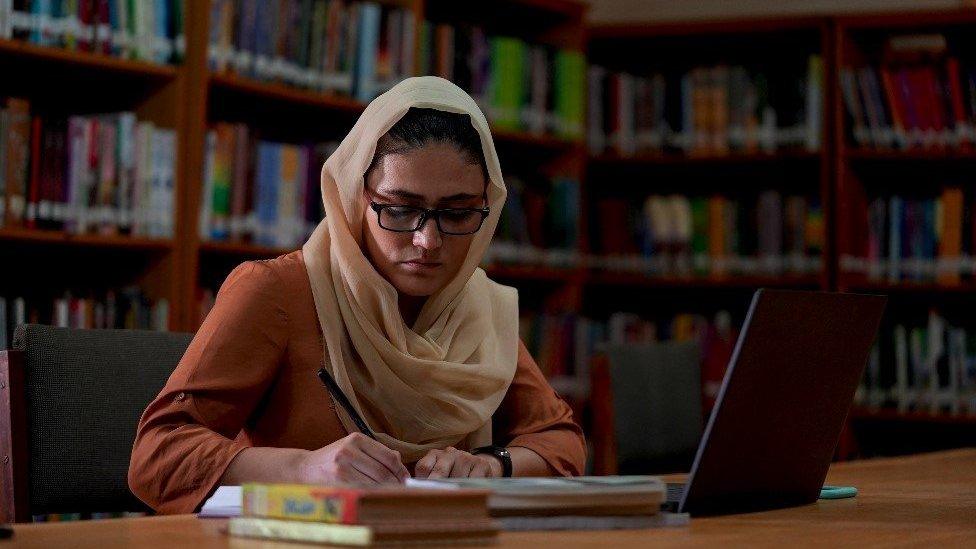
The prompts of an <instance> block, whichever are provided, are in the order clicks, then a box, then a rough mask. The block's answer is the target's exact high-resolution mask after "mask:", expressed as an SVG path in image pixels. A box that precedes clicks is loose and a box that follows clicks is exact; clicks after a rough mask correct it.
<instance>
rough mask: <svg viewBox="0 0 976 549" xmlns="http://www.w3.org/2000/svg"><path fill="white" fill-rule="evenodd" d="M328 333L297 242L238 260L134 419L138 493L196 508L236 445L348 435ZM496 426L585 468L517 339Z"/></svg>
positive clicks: (518, 442)
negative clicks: (323, 372)
mask: <svg viewBox="0 0 976 549" xmlns="http://www.w3.org/2000/svg"><path fill="white" fill-rule="evenodd" d="M323 341H324V340H323V338H322V331H321V328H320V327H319V321H318V318H317V316H316V313H315V304H314V301H313V300H312V290H311V286H310V285H309V281H308V275H307V274H306V271H305V264H304V260H303V259H302V253H301V251H296V252H292V253H290V254H287V255H284V256H281V257H278V258H276V259H271V260H265V261H249V262H246V263H244V264H242V265H240V266H238V267H237V268H236V269H235V270H234V271H233V272H232V273H231V274H230V276H228V277H227V280H226V281H225V282H224V284H223V286H222V287H221V288H220V291H219V293H218V295H217V300H216V304H215V305H214V308H213V310H212V311H211V312H210V314H209V315H208V316H207V318H206V320H205V321H204V322H203V325H202V326H201V327H200V330H199V331H198V332H197V334H196V336H195V337H194V338H193V341H192V343H190V347H189V348H188V349H187V351H186V354H185V355H184V356H183V358H182V360H180V363H179V365H178V366H177V367H176V370H175V371H174V372H173V375H172V376H170V378H169V381H168V382H167V383H166V386H165V387H164V388H163V390H162V391H161V392H160V393H159V395H158V396H157V397H156V399H155V400H154V401H153V402H152V403H151V404H150V405H149V407H148V408H147V409H146V411H145V413H144V414H143V416H142V419H141V420H140V421H139V429H138V433H137V434H136V440H135V445H134V447H133V449H132V459H131V462H130V465H129V487H130V488H131V489H132V491H133V493H135V494H136V495H137V496H138V497H139V498H140V499H142V500H143V501H144V502H146V503H147V504H148V505H150V506H151V507H152V508H154V509H156V510H157V511H158V512H161V513H190V512H194V511H195V510H197V509H198V508H199V506H200V505H201V504H202V503H203V501H204V500H205V499H206V498H207V497H208V496H209V495H210V493H211V492H212V491H213V490H214V489H215V488H216V485H217V483H218V481H219V480H220V477H221V476H223V474H224V471H225V470H226V468H227V466H228V465H229V464H230V462H231V460H233V459H234V457H235V456H236V455H237V454H238V453H239V452H240V451H241V450H243V449H245V448H248V447H252V446H269V447H277V448H302V449H306V450H315V449H318V448H321V447H323V446H326V445H328V444H331V443H332V442H335V441H336V440H338V439H340V438H342V437H344V436H346V435H347V434H348V433H347V432H346V430H345V428H344V427H343V426H342V423H341V422H340V420H339V417H338V415H336V410H335V407H334V404H333V401H332V398H331V397H330V396H329V393H328V391H327V390H326V389H325V386H324V385H322V383H321V381H319V379H318V377H317V375H316V374H317V372H318V370H319V368H320V367H321V365H322V362H323V360H324V352H323V351H324V348H323ZM492 426H493V436H494V439H495V440H494V443H495V444H500V445H505V446H509V447H513V446H519V447H523V448H528V449H530V450H532V451H534V452H536V453H537V454H539V455H540V456H541V457H542V458H543V459H544V460H545V461H546V463H547V464H548V465H549V468H550V470H551V471H550V472H551V473H552V474H554V475H577V474H580V473H581V472H582V470H583V466H584V460H585V455H586V450H585V444H584V440H583V433H582V431H581V429H580V428H579V426H578V425H577V424H576V423H575V421H574V420H573V414H572V411H571V410H570V408H569V406H567V405H566V403H565V402H564V401H563V400H562V399H561V398H560V397H559V396H558V395H557V394H556V393H555V391H553V389H552V388H551V387H550V386H549V384H548V383H547V382H546V380H545V378H544V377H543V375H542V373H541V372H540V371H539V367H538V366H537V365H536V364H535V361H533V360H532V357H531V356H530V355H529V353H528V351H527V350H526V349H525V346H524V345H522V344H521V342H520V343H519V357H518V368H517V369H516V372H515V378H514V379H513V381H512V384H511V386H510V387H509V390H508V393H507V394H506V396H505V399H504V400H503V401H502V403H501V405H500V406H499V408H498V410H497V411H496V412H495V414H494V416H493V418H492Z"/></svg>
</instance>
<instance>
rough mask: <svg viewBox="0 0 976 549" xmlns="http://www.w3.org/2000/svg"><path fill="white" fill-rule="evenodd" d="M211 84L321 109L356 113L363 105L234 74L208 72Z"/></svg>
mask: <svg viewBox="0 0 976 549" xmlns="http://www.w3.org/2000/svg"><path fill="white" fill-rule="evenodd" d="M210 86H211V87H212V88H217V89H220V90H222V91H226V92H231V93H237V94H242V95H248V96H252V97H255V98H259V99H264V100H269V101H280V102H283V103H289V104H294V105H304V106H308V107H312V108H316V109H322V110H332V111H342V112H348V113H354V114H359V113H361V112H363V110H364V109H365V108H366V105H365V104H363V103H362V102H360V101H357V100H355V99H353V98H351V97H347V96H344V95H339V94H337V93H327V92H316V91H312V90H305V89H301V88H296V87H292V86H288V85H285V84H279V83H276V82H260V81H258V80H252V79H250V78H244V77H241V76H237V75H234V74H211V75H210Z"/></svg>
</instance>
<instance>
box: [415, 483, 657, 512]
mask: <svg viewBox="0 0 976 549" xmlns="http://www.w3.org/2000/svg"><path fill="white" fill-rule="evenodd" d="M407 486H411V487H417V488H435V489H441V490H452V489H454V490H456V489H482V490H490V491H491V495H490V496H489V498H488V509H489V510H490V512H491V514H492V515H493V516H506V515H528V514H535V515H546V514H550V515H553V514H560V515H567V514H572V515H584V516H585V515H591V516H592V515H653V514H656V513H657V512H658V511H659V510H660V508H661V503H663V502H664V496H665V485H664V483H663V482H661V480H660V479H659V478H658V477H653V476H644V475H633V476H606V477H593V476H585V477H567V478H561V477H521V478H459V479H454V478H448V479H407Z"/></svg>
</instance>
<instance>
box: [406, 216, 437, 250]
mask: <svg viewBox="0 0 976 549" xmlns="http://www.w3.org/2000/svg"><path fill="white" fill-rule="evenodd" d="M413 245H414V246H417V247H418V248H423V249H425V250H436V249H437V248H440V247H441V232H440V231H439V230H437V220H436V219H427V220H425V222H424V226H423V227H421V228H419V229H417V230H416V231H414V233H413Z"/></svg>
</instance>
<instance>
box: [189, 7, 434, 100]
mask: <svg viewBox="0 0 976 549" xmlns="http://www.w3.org/2000/svg"><path fill="white" fill-rule="evenodd" d="M210 10H211V11H210V48H209V54H208V59H209V65H210V68H211V69H212V70H213V71H214V72H215V73H225V72H233V73H236V74H238V75H241V76H245V77H248V78H253V79H256V80H262V81H273V82H281V83H284V84H287V85H290V86H296V87H301V88H306V89H312V90H318V91H335V92H340V93H343V94H348V95H353V96H354V97H355V98H356V99H358V100H360V101H363V102H368V101H371V100H372V99H373V98H374V97H375V96H377V95H379V94H380V93H382V92H383V91H386V90H387V89H389V88H390V87H392V86H393V85H394V84H396V83H397V82H399V81H400V80H402V79H404V78H406V77H408V76H413V75H414V55H413V54H414V43H415V41H414V36H415V34H414V13H413V11H411V10H410V9H407V8H397V7H386V6H383V5H381V4H379V3H376V2H346V1H344V0H283V1H281V2H264V1H260V0H212V2H211V4H210Z"/></svg>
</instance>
